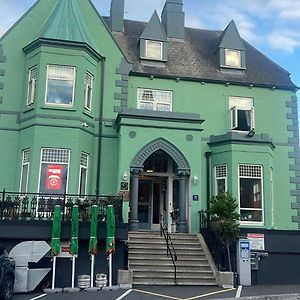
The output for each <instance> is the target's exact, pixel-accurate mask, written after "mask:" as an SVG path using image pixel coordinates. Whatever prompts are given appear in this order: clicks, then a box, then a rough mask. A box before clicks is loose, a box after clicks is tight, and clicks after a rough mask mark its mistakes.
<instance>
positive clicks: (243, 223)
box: [237, 163, 265, 225]
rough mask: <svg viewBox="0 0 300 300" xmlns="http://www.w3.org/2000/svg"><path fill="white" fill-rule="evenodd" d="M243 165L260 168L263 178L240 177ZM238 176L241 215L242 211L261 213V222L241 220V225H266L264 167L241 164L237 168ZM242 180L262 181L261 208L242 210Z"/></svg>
mask: <svg viewBox="0 0 300 300" xmlns="http://www.w3.org/2000/svg"><path fill="white" fill-rule="evenodd" d="M242 165H248V166H253V167H260V169H261V176H260V177H254V176H253V177H251V176H240V172H239V171H240V166H242ZM237 173H238V174H237V175H238V177H237V178H238V205H239V214H241V210H244V211H245V210H251V211H261V217H262V220H261V221H244V220H240V224H241V225H264V214H265V209H264V169H263V165H259V164H250V163H240V164H238V168H237ZM240 178H250V179H251V178H252V179H260V181H261V208H241V199H240V197H241V195H240Z"/></svg>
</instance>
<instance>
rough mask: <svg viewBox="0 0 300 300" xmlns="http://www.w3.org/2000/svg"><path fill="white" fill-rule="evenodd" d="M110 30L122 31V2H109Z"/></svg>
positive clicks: (113, 0) (115, 0) (120, 0)
mask: <svg viewBox="0 0 300 300" xmlns="http://www.w3.org/2000/svg"><path fill="white" fill-rule="evenodd" d="M110 30H111V31H118V32H123V31H124V0H111V5H110Z"/></svg>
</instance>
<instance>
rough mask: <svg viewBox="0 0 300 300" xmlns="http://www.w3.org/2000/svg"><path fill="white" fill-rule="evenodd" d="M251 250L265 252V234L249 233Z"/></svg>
mask: <svg viewBox="0 0 300 300" xmlns="http://www.w3.org/2000/svg"><path fill="white" fill-rule="evenodd" d="M247 238H248V239H249V240H250V247H251V250H265V235H264V234H263V233H248V234H247Z"/></svg>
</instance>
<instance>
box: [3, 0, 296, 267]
mask: <svg viewBox="0 0 300 300" xmlns="http://www.w3.org/2000/svg"><path fill="white" fill-rule="evenodd" d="M182 2H183V1H182V0H172V1H171V0H166V3H165V6H164V9H163V12H162V16H161V19H160V18H159V17H158V15H157V13H156V12H154V13H153V15H152V17H151V19H150V20H149V22H148V23H144V22H140V21H129V20H124V18H123V15H124V0H112V3H111V15H110V17H101V16H100V14H99V12H98V11H97V10H96V9H95V7H94V6H93V4H92V2H91V1H90V0H84V1H83V0H38V1H37V2H36V3H35V4H34V6H33V7H32V8H31V9H30V10H29V11H28V12H27V13H26V14H25V15H24V16H23V17H22V18H21V19H20V20H19V21H18V22H17V23H16V24H15V25H14V26H13V27H12V28H11V29H10V30H9V31H8V32H7V33H6V34H4V36H3V37H2V38H1V39H0V166H1V174H0V188H1V189H2V190H3V189H5V191H10V192H18V193H21V194H26V193H42V194H44V193H46V194H54V195H55V194H78V195H80V197H81V198H82V199H83V201H84V197H85V196H84V195H122V197H123V220H124V222H125V223H128V229H129V231H138V230H153V231H155V230H159V225H160V222H161V221H162V219H163V220H164V222H165V223H166V224H167V226H168V228H169V231H178V232H180V233H184V232H189V233H197V232H199V211H201V210H206V209H207V203H208V200H209V199H210V198H211V197H212V196H213V195H216V194H218V193H221V192H226V191H229V192H231V193H232V194H233V196H234V197H235V198H236V199H237V201H238V204H239V213H240V215H241V220H240V227H241V232H242V233H243V234H245V235H247V234H248V233H259V234H260V236H261V234H262V235H263V236H264V243H265V249H264V250H266V251H267V252H269V257H270V259H269V258H265V261H267V260H268V259H269V263H267V262H266V266H267V268H269V271H270V270H271V269H272V268H275V263H274V261H275V259H278V256H277V257H275V256H274V257H273V260H272V259H271V258H272V257H271V253H272V251H273V253H275V254H276V251H277V252H278V253H279V252H281V254H280V255H281V256H280V257H281V258H282V260H280V262H278V264H279V265H280V264H282V265H284V264H285V263H286V261H287V260H289V259H290V257H291V256H289V253H292V252H295V251H299V246H300V242H299V241H298V242H297V241H296V242H295V239H296V237H297V239H299V238H298V231H297V230H298V229H299V228H300V217H299V214H300V174H299V172H300V158H299V133H298V113H297V98H296V91H297V87H296V86H295V85H294V84H293V82H292V81H291V79H290V74H289V73H288V72H287V71H286V70H284V69H283V68H281V67H280V66H278V65H277V64H276V63H274V62H272V61H271V60H270V59H268V58H267V57H266V56H265V55H264V54H262V53H261V52H259V51H258V50H257V49H255V48H254V47H253V46H251V45H250V44H249V43H248V42H246V41H245V40H243V39H242V38H241V37H240V35H239V33H238V30H237V28H236V25H235V23H234V21H231V22H230V23H229V25H228V26H227V27H226V28H225V29H224V30H221V31H212V30H202V29H195V28H185V27H184V18H185V15H184V10H183V3H182ZM141 9H142V8H141ZM177 213H178V219H177V223H178V226H177V228H174V227H173V226H172V221H173V220H172V217H171V216H172V215H173V216H174V215H175V214H177ZM278 253H277V254H278ZM284 253H285V254H284ZM275 254H274V255H275ZM297 259H298V260H299V258H297ZM271 262H272V263H271ZM277 267H278V265H277ZM270 268H271V269H270ZM295 272H296V271H295Z"/></svg>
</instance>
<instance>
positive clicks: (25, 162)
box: [20, 149, 30, 193]
mask: <svg viewBox="0 0 300 300" xmlns="http://www.w3.org/2000/svg"><path fill="white" fill-rule="evenodd" d="M22 154H23V155H22V156H23V159H22V170H21V180H20V192H21V193H26V192H27V185H28V175H29V164H30V150H29V149H25V150H23V153H22Z"/></svg>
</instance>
